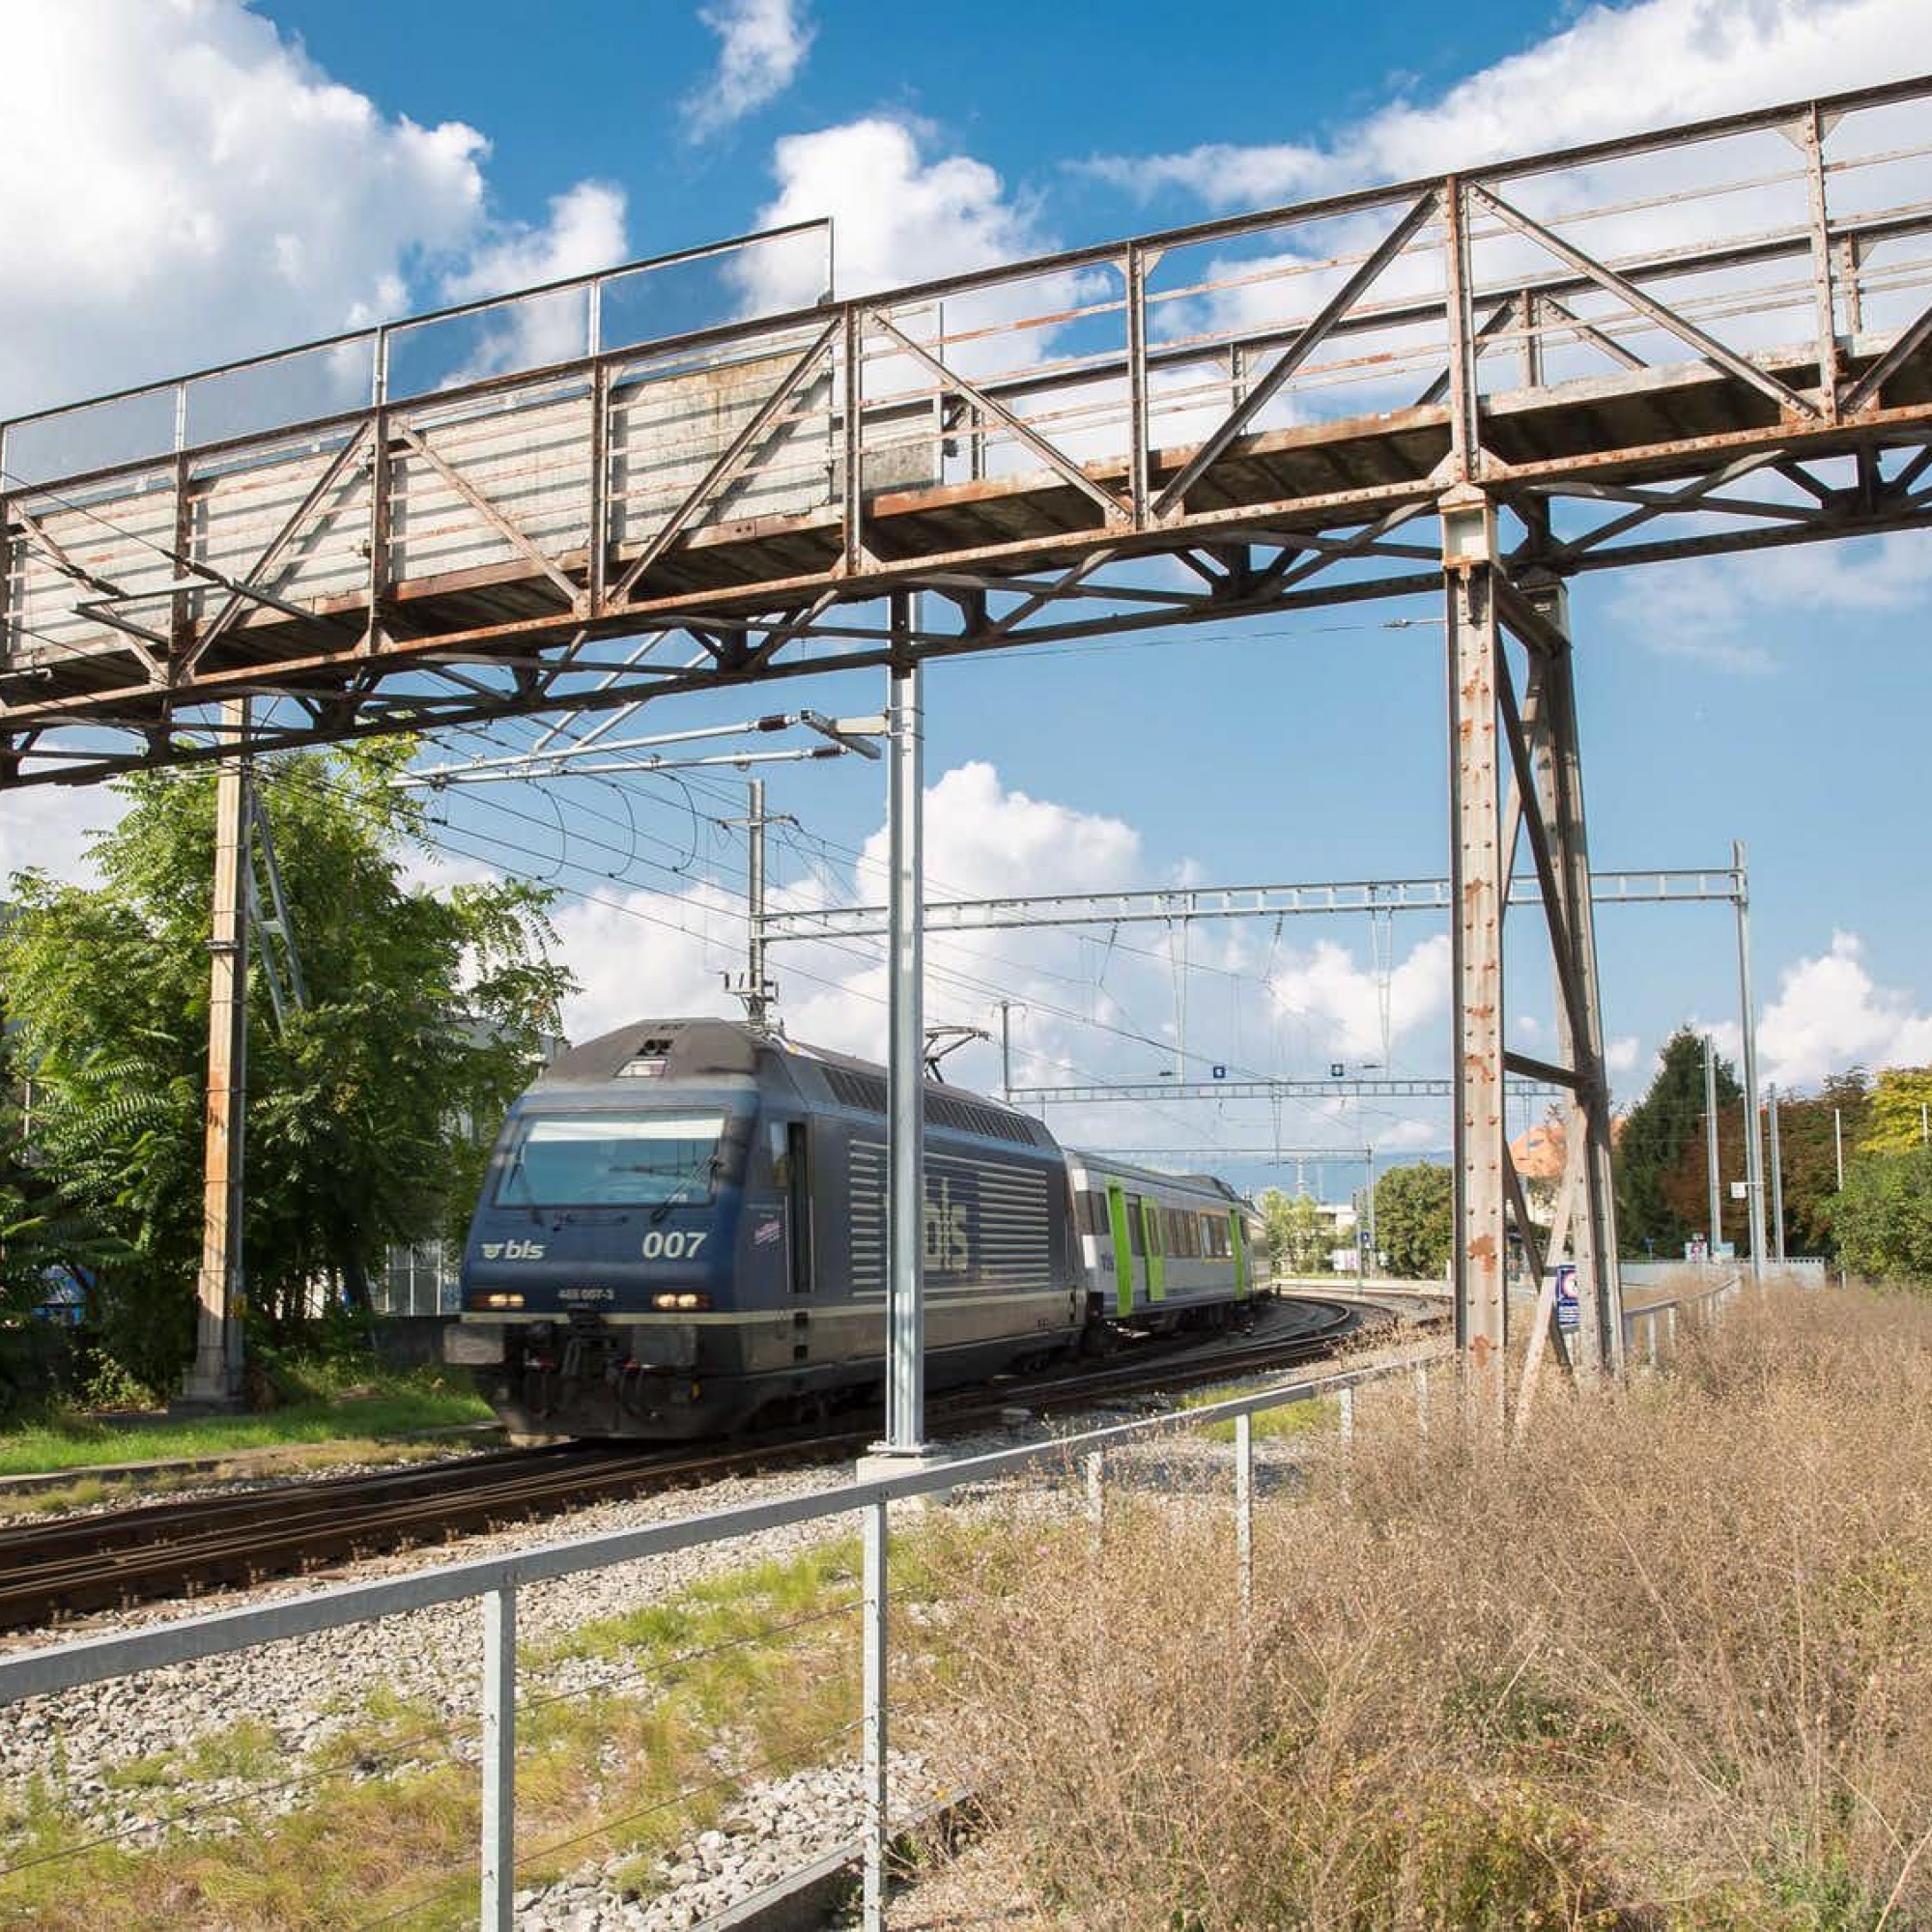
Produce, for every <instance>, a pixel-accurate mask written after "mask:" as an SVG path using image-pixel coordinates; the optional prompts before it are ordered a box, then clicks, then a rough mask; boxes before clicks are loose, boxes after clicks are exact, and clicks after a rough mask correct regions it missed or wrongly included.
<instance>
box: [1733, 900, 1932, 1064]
mask: <svg viewBox="0 0 1932 1932" xmlns="http://www.w3.org/2000/svg"><path fill="white" fill-rule="evenodd" d="M1863 954H1864V946H1863V943H1862V941H1861V940H1860V938H1859V936H1858V934H1857V933H1854V932H1834V933H1833V935H1832V944H1831V949H1830V950H1829V951H1828V952H1823V953H1820V954H1817V955H1816V956H1815V957H1812V958H1808V959H1801V960H1799V961H1798V962H1797V964H1796V965H1793V966H1787V967H1786V968H1785V969H1784V970H1783V972H1782V973H1780V974H1779V975H1778V982H1777V997H1776V999H1775V1000H1773V1001H1772V1003H1771V1004H1770V1005H1769V1006H1768V1007H1767V1008H1766V1009H1764V1012H1763V1013H1762V1015H1761V1016H1760V1018H1759V1020H1758V1031H1757V1037H1758V1053H1759V1057H1760V1060H1761V1062H1762V1071H1763V1077H1764V1078H1765V1079H1766V1080H1767V1081H1775V1082H1776V1084H1777V1085H1778V1086H1779V1087H1782V1088H1787V1089H1788V1088H1793V1087H1808V1086H1813V1085H1815V1084H1816V1083H1817V1082H1818V1081H1820V1080H1822V1079H1823V1078H1824V1077H1825V1076H1826V1075H1827V1074H1828V1073H1839V1072H1843V1071H1844V1070H1845V1069H1846V1068H1847V1067H1850V1066H1853V1065H1861V1066H1864V1067H1867V1068H1869V1069H1871V1070H1873V1071H1876V1070H1877V1069H1878V1068H1880V1067H1884V1066H1922V1065H1926V1064H1927V1063H1928V1062H1932V1013H1925V1012H1920V1011H1918V1010H1916V1009H1915V1007H1914V1004H1913V1000H1912V996H1911V995H1910V994H1908V993H1905V992H1901V991H1899V990H1897V989H1895V988H1892V987H1889V986H1881V985H1880V984H1879V983H1878V982H1877V981H1876V980H1873V978H1872V976H1871V973H1870V971H1869V970H1868V969H1867V967H1866V965H1865V963H1864V957H1863Z"/></svg>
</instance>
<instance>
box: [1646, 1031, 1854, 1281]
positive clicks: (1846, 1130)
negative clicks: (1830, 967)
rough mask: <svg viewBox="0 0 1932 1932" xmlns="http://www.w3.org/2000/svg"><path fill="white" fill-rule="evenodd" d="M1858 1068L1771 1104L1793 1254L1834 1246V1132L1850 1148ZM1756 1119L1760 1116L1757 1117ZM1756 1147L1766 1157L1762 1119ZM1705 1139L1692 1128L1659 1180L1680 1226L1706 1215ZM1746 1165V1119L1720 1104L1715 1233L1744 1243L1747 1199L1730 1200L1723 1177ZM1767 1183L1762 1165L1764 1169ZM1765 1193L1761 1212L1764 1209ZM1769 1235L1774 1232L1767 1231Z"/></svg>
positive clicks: (1787, 1240)
mask: <svg viewBox="0 0 1932 1932" xmlns="http://www.w3.org/2000/svg"><path fill="white" fill-rule="evenodd" d="M1865 1087H1866V1081H1865V1074H1864V1071H1863V1069H1862V1068H1861V1067H1856V1066H1855V1067H1853V1068H1851V1070H1850V1071H1849V1072H1845V1073H1834V1074H1833V1075H1831V1076H1830V1077H1829V1078H1828V1079H1827V1080H1826V1082H1825V1084H1824V1088H1823V1090H1822V1091H1821V1092H1820V1093H1819V1094H1816V1095H1815V1096H1813V1097H1811V1098H1806V1099H1793V1098H1791V1097H1789V1096H1787V1095H1782V1094H1781V1095H1780V1096H1779V1098H1778V1107H1777V1122H1778V1143H1779V1159H1780V1162H1781V1164H1782V1166H1783V1169H1784V1188H1783V1194H1784V1245H1785V1249H1786V1252H1787V1253H1790V1254H1796V1255H1829V1254H1832V1253H1833V1252H1835V1247H1834V1243H1833V1233H1832V1224H1833V1214H1834V1211H1835V1208H1836V1204H1837V1193H1838V1158H1837V1147H1838V1136H1839V1132H1840V1129H1842V1133H1843V1140H1844V1148H1845V1155H1846V1158H1847V1160H1849V1159H1850V1158H1851V1157H1852V1155H1853V1153H1854V1152H1855V1151H1857V1149H1858V1146H1859V1142H1860V1136H1861V1133H1862V1132H1863V1122H1864V1118H1865ZM1761 1125H1762V1123H1761ZM1762 1131H1763V1135H1764V1138H1763V1140H1762V1142H1761V1146H1762V1148H1763V1151H1764V1155H1765V1159H1766V1161H1767V1162H1769V1160H1770V1157H1771V1138H1770V1131H1769V1127H1768V1125H1762ZM1707 1158H1708V1156H1707V1154H1706V1151H1705V1139H1704V1134H1703V1131H1702V1127H1701V1124H1700V1127H1699V1130H1698V1132H1696V1133H1695V1134H1693V1135H1692V1136H1691V1137H1690V1139H1689V1140H1688V1141H1686V1142H1685V1144H1684V1146H1683V1148H1682V1149H1681V1150H1680V1151H1679V1153H1678V1156H1677V1162H1676V1165H1675V1166H1674V1167H1672V1168H1671V1169H1670V1170H1669V1171H1668V1172H1666V1173H1665V1174H1664V1175H1663V1176H1662V1178H1661V1179H1660V1181H1659V1190H1660V1193H1661V1195H1662V1200H1663V1203H1664V1205H1665V1207H1666V1208H1667V1209H1668V1210H1669V1212H1670V1213H1671V1214H1672V1215H1674V1216H1675V1217H1676V1218H1677V1219H1678V1220H1679V1221H1681V1222H1683V1223H1684V1224H1685V1225H1686V1226H1687V1227H1690V1228H1693V1229H1702V1228H1703V1227H1704V1224H1705V1222H1706V1221H1708V1220H1709V1219H1710V1213H1711V1209H1710V1199H1709V1187H1710V1179H1709V1170H1708V1167H1707ZM1744 1172H1745V1125H1744V1108H1743V1107H1742V1105H1737V1106H1730V1107H1726V1108H1724V1109H1722V1110H1721V1111H1720V1113H1719V1118H1718V1176H1719V1188H1718V1212H1719V1227H1718V1230H1717V1238H1718V1239H1719V1240H1732V1241H1735V1242H1736V1243H1737V1244H1738V1246H1739V1248H1740V1249H1741V1250H1742V1249H1745V1248H1747V1247H1748V1246H1749V1242H1748V1240H1747V1231H1748V1228H1749V1215H1748V1205H1747V1203H1746V1202H1743V1201H1734V1200H1732V1199H1731V1190H1730V1185H1729V1183H1730V1182H1731V1181H1732V1180H1735V1179H1743V1177H1744ZM1766 1185H1767V1188H1769V1185H1770V1176H1769V1169H1768V1168H1767V1173H1766ZM1771 1198H1772V1197H1770V1196H1769V1195H1768V1197H1767V1203H1766V1211H1767V1214H1768V1213H1769V1210H1770V1200H1771ZM1771 1232H1772V1233H1773V1235H1774V1236H1775V1234H1776V1231H1775V1230H1773V1231H1771Z"/></svg>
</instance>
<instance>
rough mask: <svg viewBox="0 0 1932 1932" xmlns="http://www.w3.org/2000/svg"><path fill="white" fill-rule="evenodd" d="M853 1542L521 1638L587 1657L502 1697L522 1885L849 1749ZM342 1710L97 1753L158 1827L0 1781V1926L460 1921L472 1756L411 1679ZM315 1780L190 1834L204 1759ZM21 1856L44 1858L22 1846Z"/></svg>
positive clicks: (642, 1882) (62, 1774)
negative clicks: (116, 1830) (297, 1735)
mask: <svg viewBox="0 0 1932 1932" xmlns="http://www.w3.org/2000/svg"><path fill="white" fill-rule="evenodd" d="M857 1560H858V1546H857V1542H856V1540H855V1539H853V1538H850V1537H845V1538H840V1539H838V1541H836V1542H832V1543H828V1544H825V1545H821V1546H818V1547H815V1548H810V1549H808V1550H806V1551H804V1552H803V1553H801V1554H800V1555H798V1556H796V1557H793V1558H790V1559H788V1560H783V1561H773V1562H768V1563H761V1564H756V1565H753V1566H751V1567H748V1568H746V1569H743V1570H737V1571H733V1572H730V1573H727V1574H725V1575H722V1576H719V1577H710V1578H706V1579H703V1580H701V1581H698V1582H696V1583H694V1584H691V1585H690V1586H688V1587H687V1588H685V1589H683V1590H680V1591H678V1592H676V1593H675V1594H673V1595H671V1596H670V1597H668V1598H666V1599H664V1600H663V1601H662V1602H660V1603H658V1604H656V1605H650V1606H647V1607H644V1608H640V1609H639V1610H638V1611H636V1612H633V1613H630V1614H628V1615H623V1616H616V1617H608V1618H602V1619H599V1620H598V1621H597V1622H596V1623H594V1624H591V1625H587V1626H585V1627H584V1628H583V1629H582V1630H580V1631H578V1632H576V1633H574V1634H572V1635H570V1636H568V1637H565V1638H562V1639H560V1640H558V1641H555V1642H553V1643H549V1644H545V1645H542V1646H533V1647H530V1648H528V1649H526V1651H525V1652H524V1654H523V1660H522V1661H523V1664H524V1667H525V1669H526V1671H527V1670H528V1669H529V1668H530V1667H531V1665H532V1664H533V1663H534V1662H538V1661H540V1660H557V1659H562V1658H592V1659H596V1660H598V1661H599V1662H603V1663H606V1664H608V1665H610V1666H611V1677H610V1681H609V1682H608V1683H607V1684H605V1685H604V1686H602V1687H601V1688H598V1689H594V1690H586V1691H582V1692H574V1693H567V1694H566V1693H555V1692H552V1693H549V1694H546V1693H545V1692H543V1691H541V1690H536V1689H535V1688H534V1687H533V1686H532V1685H531V1684H529V1683H528V1682H526V1686H525V1689H524V1692H523V1695H522V1697H521V1699H520V1704H519V1710H518V1724H517V1732H518V1761H517V1800H518V1805H517V1808H518V1851H519V1869H518V1874H517V1876H518V1882H519V1884H520V1885H528V1884H535V1883H542V1882H544V1881H546V1880H548V1879H550V1878H553V1877H554V1876H556V1875H558V1874H560V1873H562V1872H566V1871H570V1870H573V1869H575V1868H577V1867H578V1866H580V1865H582V1863H584V1862H585V1861H588V1860H592V1859H596V1858H601V1857H606V1856H611V1855H615V1856H619V1857H622V1858H624V1859H625V1860H626V1861H628V1863H627V1876H628V1877H629V1878H630V1879H631V1881H632V1882H633V1883H634V1884H636V1885H638V1886H639V1887H644V1888H647V1887H648V1885H649V1884H650V1883H651V1881H652V1878H653V1872H652V1866H653V1862H654V1861H655V1859H656V1857H657V1856H658V1855H659V1854H660V1853H662V1852H664V1851H666V1850H668V1849H669V1848H671V1847H673V1846H675V1845H677V1844H679V1843H680V1842H682V1841H683V1840H684V1839H686V1838H687V1837H689V1836H690V1835H691V1834H692V1833H695V1832H697V1831H702V1830H704V1829H706V1828H707V1827H709V1826H711V1825H713V1824H716V1823H717V1822H719V1820H720V1819H721V1818H723V1817H725V1816H726V1815H728V1811H729V1807H730V1805H731V1804H732V1800H733V1793H734V1787H735V1778H734V1777H733V1776H731V1775H730V1774H729V1772H728V1771H726V1769H725V1767H726V1766H727V1765H728V1766H742V1767H745V1768H746V1769H747V1772H748V1775H750V1776H783V1775H784V1774H785V1773H787V1772H790V1771H794V1770H797V1769H800V1768H802V1767H803V1766H806V1765H809V1764H813V1763H817V1762H819V1761H821V1760H822V1759H823V1757H824V1756H825V1755H826V1753H827V1751H828V1749H829V1750H830V1752H831V1754H832V1755H833V1756H835V1757H842V1756H848V1755H850V1754H851V1753H852V1752H854V1751H856V1749H857V1740H856V1738H854V1737H853V1736H851V1735H850V1733H849V1730H848V1729H847V1727H848V1726H849V1725H850V1723H851V1720H852V1719H853V1718H854V1717H855V1716H856V1715H857V1712H858V1708H859V1644H858V1633H857V1629H856V1619H855V1615H854V1610H855V1606H856V1605H855V1594H854V1569H855V1565H856V1563H857ZM339 1715H340V1716H341V1717H342V1718H343V1719H345V1720H346V1721H345V1724H344V1727H343V1728H342V1729H341V1730H340V1731H338V1732H337V1733H336V1734H335V1735H334V1736H332V1737H331V1738H330V1739H329V1740H328V1742H327V1744H326V1745H324V1746H323V1747H321V1748H320V1749H319V1750H318V1751H317V1752H316V1753H314V1754H313V1756H312V1758H311V1759H310V1761H309V1762H308V1763H307V1764H305V1765H302V1766H299V1767H298V1766H296V1765H294V1764H284V1763H278V1762H277V1760H276V1757H275V1747H274V1740H273V1736H272V1733H271V1732H270V1731H269V1729H268V1727H267V1726H265V1725H263V1724H261V1723H259V1722H257V1721H255V1720H243V1721H241V1722H240V1723H237V1724H235V1725H232V1726H230V1727H229V1728H228V1729H226V1730H224V1731H221V1732H218V1733H215V1734H213V1735H211V1736H209V1737H207V1738H204V1739H202V1740H200V1741H198V1742H197V1743H196V1744H195V1745H193V1746H192V1747H188V1748H186V1749H184V1750H182V1751H178V1752H173V1753H167V1754H164V1755H160V1756H155V1757H148V1758H142V1759H139V1760H135V1761H132V1762H129V1763H127V1764H123V1765H121V1766H119V1767H116V1768H115V1769H114V1770H113V1771H112V1772H111V1773H110V1774H109V1775H108V1777H107V1782H108V1785H109V1788H110V1790H112V1791H113V1792H115V1793H116V1794H117V1796H122V1797H125V1798H126V1799H128V1801H129V1802H130V1803H132V1804H135V1805H136V1806H137V1807H138V1808H140V1809H141V1810H143V1811H145V1812H147V1813H148V1814H149V1815H152V1816H154V1817H156V1819H157V1820H158V1821H159V1822H160V1823H161V1826H162V1835H161V1837H160V1839H159V1842H157V1843H154V1844H145V1843H133V1842H124V1843H120V1844H112V1845H100V1844H91V1843H90V1840H91V1839H92V1838H93V1837H94V1836H95V1833H94V1832H93V1831H92V1830H91V1829H90V1827H89V1825H88V1823H87V1821H86V1818H85V1816H84V1812H83V1809H82V1807H81V1806H79V1805H78V1804H74V1803H72V1802H71V1801H70V1800H69V1798H68V1796H67V1793H66V1791H65V1789H64V1787H65V1783H66V1777H67V1772H66V1768H65V1766H64V1765H63V1764H61V1763H60V1762H58V1761H57V1763H56V1766H55V1768H54V1771H53V1772H52V1774H51V1775H50V1776H49V1777H46V1778H43V1779H36V1780H34V1781H32V1782H31V1783H29V1784H28V1785H27V1786H26V1787H25V1788H24V1789H23V1790H21V1791H19V1792H17V1793H16V1794H14V1797H13V1798H12V1799H11V1801H10V1800H8V1799H7V1798H5V1797H3V1796H0V1868H4V1867H6V1866H9V1865H12V1866H14V1870H12V1871H11V1872H6V1871H4V1870H0V1928H12V1927H14V1926H20V1927H23V1928H24V1927H28V1926H32V1927H34V1928H36V1932H109V1928H112V1932H146V1928H154V1932H160V1928H163V1927H173V1926H177V1925H205V1924H206V1925H213V1924H218V1925H223V1926H227V1927H231V1928H233V1932H268V1928H270V1927H272V1928H275V1932H334V1928H336V1927H339V1926H344V1925H357V1924H368V1923H372V1922H382V1923H384V1924H390V1923H393V1924H394V1925H396V1926H397V1927H401V1928H405V1932H457V1928H459V1927H463V1926H473V1925H474V1924H475V1922H476V1918H475V1912H476V1906H475V1897H476V1891H475V1887H476V1879H475V1859H476V1849H475V1848H476V1833H477V1829H478V1805H477V1776H476V1772H475V1769H474V1767H473V1765H470V1764H465V1763H459V1762H457V1761H456V1760H455V1758H454V1757H453V1755H452V1751H451V1741H452V1737H453V1736H454V1735H470V1736H473V1725H472V1724H471V1723H469V1722H468V1721H466V1720H463V1719H458V1720H457V1721H456V1723H455V1724H454V1725H453V1726H452V1725H451V1724H450V1723H449V1722H448V1721H447V1720H446V1719H443V1718H442V1717H441V1716H440V1714H439V1713H438V1711H437V1710H436V1709H435V1707H434V1706H433V1705H432V1704H431V1703H430V1702H428V1701H427V1700H424V1699H419V1698H415V1697H412V1696H410V1695H409V1694H407V1693H406V1692H403V1691H400V1690H395V1689H393V1688H390V1687H387V1686H377V1687H375V1688H372V1689H370V1690H365V1691H362V1692H361V1693H359V1694H358V1695H356V1696H355V1698H354V1699H353V1700H351V1701H350V1702H348V1703H347V1704H345V1705H344V1706H343V1707H342V1708H341V1709H340V1711H339ZM298 1771H299V1772H300V1773H302V1774H303V1775H304V1776H306V1777H308V1778H312V1779H313V1783H312V1785H311V1786H310V1788H309V1789H308V1790H307V1791H306V1792H304V1794H303V1798H302V1802H301V1803H299V1804H298V1805H297V1806H296V1807H295V1808H294V1809H292V1810H288V1811H284V1812H281V1813H279V1814H278V1813H276V1812H275V1811H273V1810H272V1809H270V1808H268V1807H266V1806H264V1805H263V1804H260V1803H258V1802H255V1801H253V1800H251V1799H249V1798H247V1797H245V1796H244V1797H237V1798H236V1799H234V1800H232V1801H230V1802H227V1803H225V1804H223V1805H222V1806H221V1807H219V1808H220V1814H221V1825H220V1828H219V1829H216V1830H214V1831H210V1830H209V1829H207V1828H208V1826H209V1824H210V1823H211V1820H210V1819H208V1818H206V1817H204V1818H202V1819H201V1820H199V1821H198V1822H199V1824H200V1825H201V1827H202V1829H201V1830H199V1831H197V1832H194V1833H190V1832H187V1831H184V1830H181V1829H171V1827H178V1826H179V1825H180V1824H181V1823H182V1822H183V1821H184V1818H185V1812H186V1811H187V1809H188V1807H189V1806H190V1804H194V1803H195V1802H196V1801H197V1800H199V1801H200V1802H201V1803H203V1804H205V1802H206V1785H207V1783H208V1782H209V1781H210V1780H212V1779H214V1778H219V1777H239V1778H243V1779H246V1780H248V1781H250V1782H251V1783H254V1782H260V1783H262V1784H264V1785H270V1784H272V1783H273V1782H274V1780H275V1779H276V1778H277V1777H279V1776H293V1775H295V1774H296V1773H297V1772H298ZM37 1859H43V1860H44V1862H35V1861H36V1860H37Z"/></svg>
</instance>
